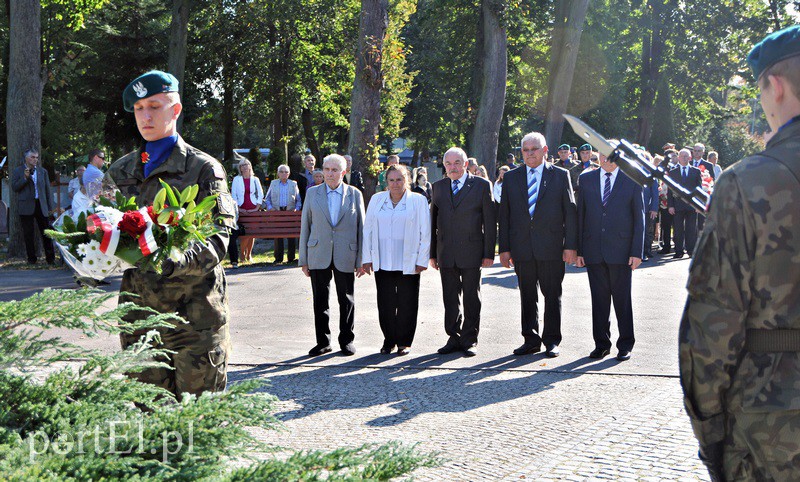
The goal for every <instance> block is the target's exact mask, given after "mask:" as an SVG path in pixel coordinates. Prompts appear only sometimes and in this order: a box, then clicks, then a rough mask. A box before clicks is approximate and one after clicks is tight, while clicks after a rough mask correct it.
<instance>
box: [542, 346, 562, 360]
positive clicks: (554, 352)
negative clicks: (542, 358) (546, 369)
mask: <svg viewBox="0 0 800 482" xmlns="http://www.w3.org/2000/svg"><path fill="white" fill-rule="evenodd" d="M544 354H545V355H546V356H547V357H548V358H555V357H557V356H558V355H560V354H561V349H560V348H558V345H548V346H547V350H546V351H545V352H544Z"/></svg>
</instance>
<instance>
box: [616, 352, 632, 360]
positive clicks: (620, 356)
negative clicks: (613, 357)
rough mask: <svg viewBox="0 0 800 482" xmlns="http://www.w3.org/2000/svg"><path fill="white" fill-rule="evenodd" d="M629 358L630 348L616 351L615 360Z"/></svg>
mask: <svg viewBox="0 0 800 482" xmlns="http://www.w3.org/2000/svg"><path fill="white" fill-rule="evenodd" d="M630 359H631V352H630V350H620V351H619V353H617V360H619V361H626V360H630Z"/></svg>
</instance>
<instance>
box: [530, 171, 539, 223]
mask: <svg viewBox="0 0 800 482" xmlns="http://www.w3.org/2000/svg"><path fill="white" fill-rule="evenodd" d="M530 173H531V180H530V181H529V182H528V213H530V215H531V217H533V211H535V210H536V199H537V197H538V196H537V194H538V193H539V181H538V180H537V179H536V169H533V168H531V170H530Z"/></svg>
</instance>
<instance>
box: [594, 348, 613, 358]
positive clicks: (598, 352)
mask: <svg viewBox="0 0 800 482" xmlns="http://www.w3.org/2000/svg"><path fill="white" fill-rule="evenodd" d="M609 354H611V350H609V349H607V348H595V349H594V350H592V352H591V353H589V358H605V357H607V356H608V355H609Z"/></svg>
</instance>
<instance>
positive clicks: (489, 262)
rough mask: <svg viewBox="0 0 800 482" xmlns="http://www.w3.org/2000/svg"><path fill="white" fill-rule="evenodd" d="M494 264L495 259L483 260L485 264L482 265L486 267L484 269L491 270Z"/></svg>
mask: <svg viewBox="0 0 800 482" xmlns="http://www.w3.org/2000/svg"><path fill="white" fill-rule="evenodd" d="M493 264H494V259H493V258H483V262H482V263H481V266H482V267H484V268H491V267H492V265H493Z"/></svg>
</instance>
